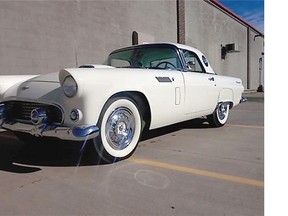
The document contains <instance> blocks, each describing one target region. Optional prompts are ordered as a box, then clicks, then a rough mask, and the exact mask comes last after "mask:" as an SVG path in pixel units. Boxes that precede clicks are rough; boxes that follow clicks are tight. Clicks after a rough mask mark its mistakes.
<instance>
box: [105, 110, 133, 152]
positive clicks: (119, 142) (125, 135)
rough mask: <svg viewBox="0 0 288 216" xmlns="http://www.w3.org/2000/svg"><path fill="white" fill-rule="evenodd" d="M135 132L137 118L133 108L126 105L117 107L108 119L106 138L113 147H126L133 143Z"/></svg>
mask: <svg viewBox="0 0 288 216" xmlns="http://www.w3.org/2000/svg"><path fill="white" fill-rule="evenodd" d="M134 132H135V118H134V115H133V113H132V112H131V110H129V109H128V108H126V107H119V108H117V109H116V110H114V111H113V112H112V113H111V115H110V116H109V118H108V119H107V122H106V125H105V133H106V139H107V142H108V143H109V145H110V146H111V147H112V148H113V149H116V150H122V149H125V148H126V147H127V146H128V145H129V144H130V143H131V141H132V139H133V136H134Z"/></svg>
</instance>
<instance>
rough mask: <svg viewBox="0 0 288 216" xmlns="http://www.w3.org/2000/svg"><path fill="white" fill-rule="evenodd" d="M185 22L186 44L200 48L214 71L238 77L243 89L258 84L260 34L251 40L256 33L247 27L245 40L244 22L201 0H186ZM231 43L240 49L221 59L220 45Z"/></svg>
mask: <svg viewBox="0 0 288 216" xmlns="http://www.w3.org/2000/svg"><path fill="white" fill-rule="evenodd" d="M185 22H186V29H185V31H186V39H185V42H186V44H187V45H191V46H194V47H196V48H198V49H199V50H201V51H202V52H203V53H204V54H205V55H206V56H207V58H208V59H209V61H210V64H211V65H212V67H213V69H214V70H215V72H216V73H218V74H221V75H229V76H235V77H239V78H241V79H242V81H243V85H244V87H245V88H246V89H247V88H250V89H257V88H258V86H259V82H258V80H259V78H258V77H259V75H258V74H259V73H258V69H259V67H258V61H259V57H258V56H259V55H261V54H262V52H263V43H260V42H259V41H261V40H262V42H263V38H261V39H260V38H259V39H256V40H259V41H256V42H254V41H253V39H254V34H255V33H254V32H252V30H251V29H249V32H250V33H249V35H250V37H249V39H250V40H248V33H247V31H248V27H247V26H245V25H243V23H241V22H239V21H237V20H236V19H234V18H232V17H231V16H230V15H228V14H227V13H225V12H223V11H222V10H220V9H219V8H216V7H214V6H212V5H211V4H210V3H209V2H207V1H203V0H193V1H185ZM251 38H252V39H251ZM248 42H249V44H250V49H249V50H250V51H249V52H248ZM231 43H235V44H237V45H238V50H239V52H232V53H227V54H226V56H225V59H222V58H221V46H225V45H226V44H231ZM249 55H250V58H249V57H248V56H249ZM248 58H249V60H248ZM248 64H249V66H248ZM248 67H249V69H250V76H249V78H248V77H247V73H248V72H247V70H248ZM248 82H249V84H248Z"/></svg>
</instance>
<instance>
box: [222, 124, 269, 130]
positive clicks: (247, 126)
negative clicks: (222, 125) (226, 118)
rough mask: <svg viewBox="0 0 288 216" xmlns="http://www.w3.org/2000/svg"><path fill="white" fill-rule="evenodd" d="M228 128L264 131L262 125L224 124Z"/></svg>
mask: <svg viewBox="0 0 288 216" xmlns="http://www.w3.org/2000/svg"><path fill="white" fill-rule="evenodd" d="M226 126H230V127H243V128H255V129H264V126H263V125H242V124H226Z"/></svg>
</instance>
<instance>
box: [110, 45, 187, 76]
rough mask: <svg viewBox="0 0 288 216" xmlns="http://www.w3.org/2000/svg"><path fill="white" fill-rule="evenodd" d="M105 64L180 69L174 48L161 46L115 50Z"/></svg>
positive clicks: (121, 66) (120, 66) (119, 66)
mask: <svg viewBox="0 0 288 216" xmlns="http://www.w3.org/2000/svg"><path fill="white" fill-rule="evenodd" d="M105 64H107V65H110V66H113V67H117V68H123V67H125V68H149V69H172V70H181V69H182V66H181V63H180V61H179V56H178V54H177V51H176V49H174V48H173V47H163V46H160V47H134V48H131V49H126V50H120V51H116V52H113V53H111V54H110V55H109V57H108V59H107V61H106V63H105Z"/></svg>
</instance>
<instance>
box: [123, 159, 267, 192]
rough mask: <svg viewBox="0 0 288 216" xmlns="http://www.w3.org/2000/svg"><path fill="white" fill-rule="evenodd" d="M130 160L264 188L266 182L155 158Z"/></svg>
mask: <svg viewBox="0 0 288 216" xmlns="http://www.w3.org/2000/svg"><path fill="white" fill-rule="evenodd" d="M128 161H130V162H132V163H136V164H142V165H146V166H151V167H157V168H162V169H167V170H173V171H178V172H184V173H189V174H194V175H199V176H205V177H210V178H214V179H220V180H225V181H229V182H234V183H238V184H242V185H249V186H254V187H259V188H264V182H263V181H259V180H255V179H249V178H243V177H238V176H232V175H226V174H222V173H217V172H211V171H207V170H201V169H194V168H190V167H185V166H179V165H174V164H169V163H163V162H158V161H153V160H146V159H141V158H135V157H131V158H129V159H128Z"/></svg>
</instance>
